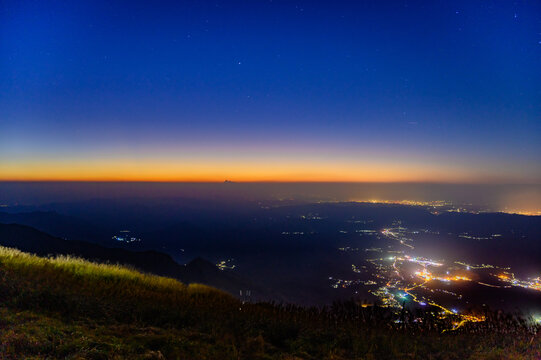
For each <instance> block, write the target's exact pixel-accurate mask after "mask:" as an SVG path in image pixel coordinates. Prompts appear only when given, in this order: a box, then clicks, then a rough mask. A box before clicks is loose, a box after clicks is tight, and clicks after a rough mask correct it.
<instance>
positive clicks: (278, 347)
mask: <svg viewBox="0 0 541 360" xmlns="http://www.w3.org/2000/svg"><path fill="white" fill-rule="evenodd" d="M410 315H411V314H403V321H402V322H401V323H400V324H397V323H395V322H394V321H392V320H391V319H390V318H389V313H388V312H387V311H386V310H384V309H379V308H362V307H360V306H358V305H356V304H353V303H346V304H341V305H336V306H334V307H332V308H329V309H305V308H298V307H293V306H276V305H272V304H242V303H241V302H239V301H238V300H237V299H235V298H233V297H232V296H230V295H228V294H226V293H224V292H221V291H219V290H216V289H213V288H210V287H207V286H203V285H188V286H186V285H183V284H182V283H180V282H178V281H176V280H173V279H168V278H164V277H157V276H151V275H145V274H141V273H139V272H136V271H134V270H130V269H128V268H125V267H119V266H114V265H103V264H94V263H90V262H87V261H84V260H80V259H76V258H70V257H57V258H41V257H36V256H33V255H29V254H26V253H22V252H19V251H17V250H13V249H8V248H0V354H1V356H0V358H2V359H4V358H6V359H15V358H25V359H27V358H69V359H109V358H112V359H123V358H129V359H137V358H141V359H162V358H166V359H418V358H422V359H501V358H506V359H536V358H539V356H541V338H540V335H539V334H536V333H535V329H531V328H527V327H525V326H523V325H522V324H521V323H520V322H519V321H517V320H516V319H515V318H512V317H505V316H502V315H501V314H494V316H491V315H490V314H489V316H488V318H489V320H488V321H487V322H485V323H483V324H474V325H472V326H465V327H462V328H461V329H460V330H458V331H456V332H446V333H443V334H442V333H441V328H442V327H443V326H445V324H442V323H440V322H438V321H437V320H436V319H434V320H431V319H430V318H428V317H425V318H423V321H421V322H418V319H417V318H416V321H413V320H412V321H410V320H408V319H410V318H411V319H413V317H412V316H410Z"/></svg>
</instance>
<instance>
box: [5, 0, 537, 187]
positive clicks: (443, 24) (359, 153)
mask: <svg viewBox="0 0 541 360" xmlns="http://www.w3.org/2000/svg"><path fill="white" fill-rule="evenodd" d="M225 179H230V180H234V181H267V180H268V181H376V182H378V181H392V182H394V181H398V182H400V181H415V182H425V181H428V182H459V183H461V182H466V183H468V182H480V183H485V182H486V183H533V184H539V183H541V2H539V1H536V0H535V1H534V0H532V1H472V0H468V1H443V0H442V1H383V0H378V1H358V2H354V1H344V2H339V1H327V2H318V1H304V2H303V1H283V2H282V1H265V2H264V1H212V2H210V1H193V2H192V1H178V2H174V3H173V2H172V3H170V4H168V3H166V2H150V1H147V2H137V1H129V2H120V1H118V2H115V1H103V2H102V1H88V2H85V1H66V2H60V1H46V0H40V1H24V0H18V1H9V0H8V1H2V2H1V3H0V180H155V181H223V180H225Z"/></svg>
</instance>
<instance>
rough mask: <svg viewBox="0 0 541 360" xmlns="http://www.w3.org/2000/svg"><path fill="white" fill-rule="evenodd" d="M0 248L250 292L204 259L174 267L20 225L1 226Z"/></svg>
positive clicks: (147, 254)
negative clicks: (121, 266) (120, 265)
mask: <svg viewBox="0 0 541 360" xmlns="http://www.w3.org/2000/svg"><path fill="white" fill-rule="evenodd" d="M0 246H8V247H14V248H17V249H19V250H21V251H26V252H30V253H34V254H37V255H42V256H46V255H74V256H77V257H81V258H84V259H88V260H93V261H98V262H107V263H113V264H116V263H118V264H124V265H129V266H131V267H134V268H136V269H138V270H141V271H145V272H149V273H152V274H156V275H162V276H168V277H172V278H176V279H179V280H181V281H183V282H185V283H192V282H197V283H205V284H209V285H212V286H214V287H217V288H220V289H222V290H225V291H228V292H231V293H238V291H239V290H240V289H246V288H253V287H251V286H250V285H248V284H247V283H246V281H244V280H242V279H240V278H238V277H236V276H235V275H233V274H229V273H226V272H223V271H220V270H219V269H218V268H216V266H215V265H214V264H212V263H210V262H208V261H206V260H204V259H195V260H194V261H192V262H190V263H188V264H187V265H185V266H184V265H180V264H178V263H176V262H175V261H174V260H173V259H172V258H171V257H170V256H169V255H167V254H164V253H160V252H157V251H142V252H137V251H130V250H126V249H120V248H108V247H104V246H101V245H98V244H93V243H88V242H84V241H76V240H64V239H60V238H57V237H54V236H51V235H49V234H46V233H44V232H41V231H39V230H36V229H34V228H31V227H28V226H24V225H19V224H1V223H0Z"/></svg>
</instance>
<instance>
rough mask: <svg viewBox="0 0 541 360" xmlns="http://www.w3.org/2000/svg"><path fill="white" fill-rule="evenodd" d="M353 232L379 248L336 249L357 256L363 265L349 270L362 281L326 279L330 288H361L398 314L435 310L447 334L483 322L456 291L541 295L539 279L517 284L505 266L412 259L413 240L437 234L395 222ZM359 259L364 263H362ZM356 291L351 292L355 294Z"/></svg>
mask: <svg viewBox="0 0 541 360" xmlns="http://www.w3.org/2000/svg"><path fill="white" fill-rule="evenodd" d="M356 232H358V233H360V234H374V233H376V235H377V236H378V241H380V242H381V243H382V246H381V247H369V248H364V249H363V248H360V247H353V246H344V247H340V248H339V249H338V250H339V251H341V252H349V253H352V254H359V255H360V259H361V260H362V264H361V263H357V264H352V266H351V268H352V271H353V273H355V274H356V275H357V276H362V279H359V278H357V279H355V278H354V277H352V278H349V279H338V278H335V277H329V280H331V287H333V288H335V289H338V288H349V287H353V286H356V287H355V289H361V288H362V287H366V289H367V292H368V293H369V294H371V295H373V296H375V297H376V301H375V303H376V304H378V305H380V306H383V307H389V308H394V309H396V313H397V314H398V313H399V312H400V311H401V310H402V309H403V308H405V307H407V308H410V309H411V308H418V309H427V310H428V309H431V310H436V311H437V314H438V317H440V318H449V319H451V320H452V321H451V324H452V327H450V328H449V329H447V330H446V331H452V330H456V329H458V328H460V327H462V326H464V325H465V324H467V323H469V322H480V321H484V320H485V317H484V315H482V314H481V313H480V312H471V311H468V310H467V308H468V307H469V305H471V303H469V302H468V301H467V299H465V297H464V295H463V294H461V293H460V291H461V290H460V289H461V288H462V287H464V286H466V285H468V284H470V285H472V284H473V285H480V286H485V287H491V288H497V289H510V288H523V289H527V290H530V291H541V276H537V277H535V278H527V279H521V278H518V277H517V276H516V275H515V274H514V273H513V272H511V269H510V268H509V267H501V266H496V265H491V264H469V263H468V262H466V261H457V260H455V261H452V260H449V259H430V258H425V257H422V256H418V255H416V254H415V252H416V247H415V236H416V235H417V234H421V233H428V234H432V235H438V232H431V231H429V230H426V229H415V230H410V229H408V228H406V227H404V226H403V225H402V222H401V221H399V220H397V221H395V222H394V223H393V225H392V227H388V228H384V229H381V230H379V231H377V232H376V230H374V229H368V230H366V229H362V230H357V231H356ZM500 236H501V235H500V234H493V235H491V236H490V237H483V236H474V235H471V234H465V233H463V234H458V237H460V238H464V239H468V240H486V239H494V238H498V237H500ZM387 243H388V244H389V245H388V246H386V247H384V246H383V244H387ZM361 254H364V255H363V256H368V258H363V257H362V256H361ZM372 255H377V256H376V257H374V256H372ZM359 291H360V290H358V291H355V294H357V293H359ZM363 306H366V304H364V305H363ZM533 321H534V322H539V321H541V317H539V316H534V317H533Z"/></svg>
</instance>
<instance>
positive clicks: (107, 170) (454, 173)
mask: <svg viewBox="0 0 541 360" xmlns="http://www.w3.org/2000/svg"><path fill="white" fill-rule="evenodd" d="M226 179H227V180H231V181H235V182H267V181H268V182H374V183H378V182H381V183H384V182H442V183H475V182H476V179H475V178H474V177H472V176H471V174H470V172H469V171H466V170H464V169H446V168H444V167H441V166H439V167H437V166H434V165H431V164H430V165H429V164H427V165H422V164H401V163H391V164H389V163H386V164H382V163H375V162H369V161H365V162H361V161H359V162H357V163H354V162H352V161H342V162H340V161H319V162H318V161H314V160H313V159H303V160H291V159H265V160H260V161H258V160H253V159H251V160H243V161H215V160H207V159H199V160H197V161H194V160H191V161H190V160H184V159H183V160H175V159H169V160H159V161H152V160H151V159H135V160H134V159H118V158H117V159H91V160H86V161H83V160H79V159H73V160H48V159H47V160H41V161H38V160H26V161H18V162H11V163H7V164H6V163H4V164H1V165H0V181H141V182H223V181H224V180H226Z"/></svg>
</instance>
